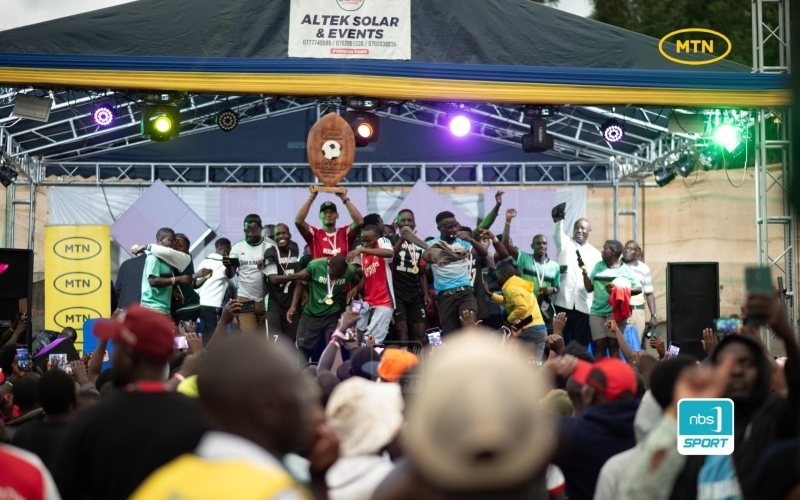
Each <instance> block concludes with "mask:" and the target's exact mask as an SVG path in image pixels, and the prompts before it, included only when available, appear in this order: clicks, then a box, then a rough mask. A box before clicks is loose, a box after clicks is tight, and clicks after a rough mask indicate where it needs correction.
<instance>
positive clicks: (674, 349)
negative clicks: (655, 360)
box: [667, 342, 681, 358]
mask: <svg viewBox="0 0 800 500" xmlns="http://www.w3.org/2000/svg"><path fill="white" fill-rule="evenodd" d="M679 352H681V345H680V344H676V343H675V342H670V343H669V351H668V352H667V356H668V357H670V358H676V357H678V353H679Z"/></svg>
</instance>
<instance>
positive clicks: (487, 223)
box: [472, 191, 503, 238]
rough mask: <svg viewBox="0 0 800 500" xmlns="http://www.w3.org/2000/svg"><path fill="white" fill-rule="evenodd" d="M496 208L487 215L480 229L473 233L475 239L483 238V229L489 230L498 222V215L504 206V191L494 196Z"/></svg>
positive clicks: (479, 225) (477, 228) (479, 226)
mask: <svg viewBox="0 0 800 500" xmlns="http://www.w3.org/2000/svg"><path fill="white" fill-rule="evenodd" d="M494 201H495V203H494V207H492V209H491V210H490V211H489V213H488V214H486V217H484V218H483V220H482V221H481V222H480V224H478V227H476V228H475V230H474V231H473V232H472V237H473V238H480V236H481V232H480V230H481V229H489V228H491V227H492V224H494V221H495V220H497V213H498V212H499V211H500V206H501V205H502V204H503V191H498V192H496V193H495V195H494Z"/></svg>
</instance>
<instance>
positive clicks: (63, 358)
mask: <svg viewBox="0 0 800 500" xmlns="http://www.w3.org/2000/svg"><path fill="white" fill-rule="evenodd" d="M50 366H52V367H53V368H57V369H59V370H62V371H63V370H64V369H65V368H64V367H65V366H68V365H67V355H66V354H51V355H50Z"/></svg>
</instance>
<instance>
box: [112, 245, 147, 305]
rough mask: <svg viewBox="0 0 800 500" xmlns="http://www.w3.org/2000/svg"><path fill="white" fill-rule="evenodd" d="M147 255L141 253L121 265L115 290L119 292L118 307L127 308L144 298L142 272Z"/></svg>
mask: <svg viewBox="0 0 800 500" xmlns="http://www.w3.org/2000/svg"><path fill="white" fill-rule="evenodd" d="M145 260H147V255H145V254H140V255H138V256H136V257H134V258H132V259H128V260H126V261H125V262H123V263H122V264H121V265H120V266H119V270H118V271H117V280H116V281H115V282H114V291H115V292H116V293H117V307H118V308H120V309H125V308H127V307H128V306H130V305H131V304H138V303H139V301H140V300H142V274H144V261H145Z"/></svg>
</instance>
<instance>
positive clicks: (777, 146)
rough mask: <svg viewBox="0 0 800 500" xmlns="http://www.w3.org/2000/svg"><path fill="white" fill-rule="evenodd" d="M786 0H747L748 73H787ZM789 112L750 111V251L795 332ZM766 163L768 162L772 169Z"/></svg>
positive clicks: (767, 340) (767, 338) (794, 235)
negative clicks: (776, 287)
mask: <svg viewBox="0 0 800 500" xmlns="http://www.w3.org/2000/svg"><path fill="white" fill-rule="evenodd" d="M789 3H790V2H789V0H753V3H752V17H753V19H752V26H753V72H755V73H778V74H790V73H791V48H790V47H791V40H790V35H789V33H790V30H789V19H790V16H789V14H790V10H789ZM769 13H776V14H777V19H778V22H777V25H776V26H773V25H770V24H768V23H767V22H766V20H765V18H766V15H767V14H769ZM772 47H776V48H777V53H778V60H777V61H765V48H772ZM776 63H777V65H776ZM790 113H791V109H790V108H788V107H781V108H771V109H759V110H758V111H757V112H756V114H755V126H754V129H755V134H754V135H755V188H756V242H757V245H756V250H757V262H758V264H759V265H760V266H765V267H769V268H770V269H771V270H772V277H773V280H776V279H778V278H780V279H781V280H782V282H783V286H784V290H782V292H783V293H784V298H785V302H784V303H785V304H786V307H787V309H788V311H787V312H788V314H789V320H790V321H791V323H792V325H793V327H794V329H795V331H798V304H797V283H798V271H797V259H798V252H797V241H798V239H797V216H796V214H794V213H793V210H792V207H791V203H790V192H789V188H790V182H791V179H790V176H791V168H790V166H791V165H792V157H791V156H792V152H791V137H792V133H791V132H792V131H791V115H790ZM776 164H777V165H779V166H778V167H776ZM767 165H772V166H773V168H772V170H770V169H768V168H767ZM770 196H771V197H772V199H773V201H774V202H773V203H772V204H770ZM770 240H771V241H770ZM761 335H762V340H764V343H765V344H766V345H767V347H769V348H770V349H771V348H772V346H771V345H770V341H771V336H770V334H769V332H768V331H767V330H766V329H762V332H761ZM776 348H782V346H776Z"/></svg>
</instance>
